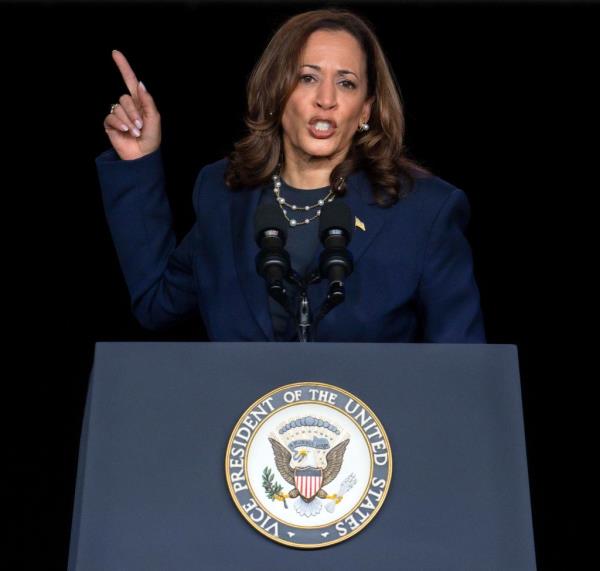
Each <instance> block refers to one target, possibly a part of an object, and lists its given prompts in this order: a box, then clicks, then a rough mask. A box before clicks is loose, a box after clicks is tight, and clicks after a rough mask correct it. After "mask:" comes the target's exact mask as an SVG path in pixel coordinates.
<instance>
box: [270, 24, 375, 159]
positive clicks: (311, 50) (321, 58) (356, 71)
mask: <svg viewBox="0 0 600 571" xmlns="http://www.w3.org/2000/svg"><path fill="white" fill-rule="evenodd" d="M297 71H298V84H297V85H296V88H295V89H294V91H293V93H292V95H291V96H290V98H289V99H288V101H287V103H286V105H285V108H284V110H283V116H282V119H281V124H282V128H283V146H284V153H285V158H286V161H287V160H290V159H291V160H292V161H294V162H302V161H308V160H314V159H315V158H326V159H327V160H329V161H332V163H331V165H330V166H331V167H334V166H335V165H337V164H338V163H340V162H342V160H343V159H344V158H345V156H346V153H347V152H348V149H349V148H350V145H351V142H352V137H353V136H354V134H355V133H356V130H357V128H358V126H359V124H360V123H361V122H362V121H367V120H368V119H369V116H370V112H371V104H372V101H373V98H371V99H370V100H369V101H366V96H367V62H366V57H365V54H364V53H363V51H362V49H361V47H360V44H359V43H358V41H357V40H356V39H355V38H354V36H352V35H351V34H349V33H348V32H346V31H331V30H317V31H316V32H313V33H312V34H311V35H310V36H309V38H308V41H307V42H306V45H305V46H304V49H303V51H302V54H301V56H300V61H299V64H298V70H297ZM327 122H329V123H328V124H327Z"/></svg>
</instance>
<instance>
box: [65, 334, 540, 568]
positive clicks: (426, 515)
mask: <svg viewBox="0 0 600 571" xmlns="http://www.w3.org/2000/svg"><path fill="white" fill-rule="evenodd" d="M297 381H319V382H323V383H328V384H332V385H335V386H337V387H340V388H341V389H344V390H346V391H349V392H350V393H352V394H354V395H356V396H357V397H358V398H359V399H361V400H362V401H364V402H365V403H366V404H367V405H368V406H369V407H370V408H371V410H372V411H373V412H374V413H375V414H376V415H377V417H378V418H379V420H380V421H381V423H382V424H383V426H384V427H385V430H386V432H387V436H388V438H389V443H390V446H391V451H392V456H393V473H392V478H391V483H390V486H389V491H388V494H387V497H386V499H385V502H384V503H383V505H382V507H381V509H380V510H379V512H378V513H377V514H376V516H375V517H374V518H373V520H372V521H371V523H369V524H368V525H367V526H366V527H365V528H364V529H363V530H362V531H361V532H360V533H358V534H357V535H355V536H353V537H351V538H350V539H348V540H346V541H343V542H342V543H338V544H336V545H331V546H328V547H324V548H320V549H310V550H306V549H296V548H293V547H288V546H285V545H281V544H279V543H276V542H274V541H271V540H270V539H268V538H266V537H264V536H263V535H261V534H260V533H258V532H257V531H256V530H255V529H253V528H252V527H251V526H250V525H249V524H248V523H247V522H246V520H245V519H244V518H243V517H242V515H241V514H240V512H239V511H238V509H237V507H236V506H235V505H234V502H233V500H232V498H231V496H230V493H229V489H228V485H227V482H226V479H225V470H224V465H225V453H226V448H227V443H228V440H229V437H230V435H231V431H232V430H233V427H234V426H235V424H236V423H237V422H238V420H239V419H240V417H241V416H242V414H243V413H244V411H245V410H246V409H247V408H248V407H249V406H250V405H251V404H252V403H253V402H254V401H256V400H257V399H258V398H259V397H261V396H262V395H265V394H266V393H268V392H270V391H272V390H273V389H275V388H277V387H279V386H282V385H287V384H290V383H294V382H297ZM365 568H371V569H377V570H387V569H390V570H392V569H393V570H410V571H415V570H425V569H427V570H429V569H431V570H454V569H456V570H461V571H465V570H478V571H479V570H486V571H489V570H502V571H506V570H510V571H517V570H521V569H523V570H525V569H527V570H530V569H535V555H534V547H533V533H532V526H531V511H530V500H529V488H528V479H527V462H526V455H525V440H524V432H523V420H522V407H521V393H520V383H519V373H518V362H517V351H516V347H515V346H514V345H485V344H473V345H468V344H467V345H465V344H397V343H394V344H385V343H377V344H354V343H305V344H299V343H196V342H189V343H181V342H177V343H97V344H96V352H95V358H94V366H93V369H92V374H91V378H90V386H89V391H88V401H87V405H86V414H85V419H84V426H83V432H82V438H81V447H80V458H79V468H78V476H77V490H76V498H75V511H74V517H73V527H72V535H71V549H70V556H69V569H70V570H71V571H95V570H98V571H107V570H110V571H120V570H126V571H137V570H140V571H152V570H157V571H167V570H169V571H170V570H173V571H175V570H176V571H187V570H190V571H191V570H194V571H197V570H199V569H215V570H228V569H231V570H236V571H237V570H240V569H249V570H259V569H260V570H261V571H264V569H285V570H290V571H292V570H302V571H306V570H308V569H319V570H320V569H328V570H329V569H331V570H333V569H348V570H354V569H365Z"/></svg>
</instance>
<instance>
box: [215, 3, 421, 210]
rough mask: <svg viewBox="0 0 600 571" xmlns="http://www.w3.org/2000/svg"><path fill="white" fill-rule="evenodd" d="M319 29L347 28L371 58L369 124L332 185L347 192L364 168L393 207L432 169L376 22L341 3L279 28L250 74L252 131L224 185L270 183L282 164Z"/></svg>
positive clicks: (237, 147) (232, 157)
mask: <svg viewBox="0 0 600 571" xmlns="http://www.w3.org/2000/svg"><path fill="white" fill-rule="evenodd" d="M317 30H332V31H346V32H348V33H350V34H352V36H354V37H355V38H356V39H357V40H358V42H359V44H360V46H361V47H362V50H363V52H364V54H365V55H366V60H367V77H368V87H367V96H366V97H367V98H369V97H371V96H375V98H374V101H373V105H372V108H371V116H370V118H369V126H370V129H369V130H368V131H366V132H362V133H361V132H358V131H357V132H356V133H355V135H354V138H353V141H352V144H351V146H350V149H349V150H348V153H347V154H346V157H345V158H344V160H343V161H342V162H341V163H339V164H338V165H337V166H336V167H335V168H334V169H333V170H332V172H331V175H330V178H329V184H330V186H331V188H332V189H333V190H334V192H336V193H338V194H340V195H343V194H344V193H345V191H346V185H345V181H346V179H347V178H348V176H349V175H350V174H351V173H353V172H355V171H357V170H359V169H364V171H365V173H366V174H367V176H368V178H369V180H370V182H371V185H372V188H373V194H374V199H375V201H376V202H377V204H379V205H380V206H383V207H386V206H391V205H392V204H394V203H396V202H397V201H398V200H399V198H401V197H403V196H406V195H407V194H408V193H409V192H410V190H411V189H412V186H413V182H414V179H415V178H416V177H418V176H427V175H431V174H432V173H431V172H430V171H429V170H428V169H426V168H425V167H423V166H421V165H419V164H418V163H417V162H416V161H414V160H412V159H410V158H409V157H408V156H407V149H406V147H405V145H404V130H405V121H404V110H403V106H402V101H401V95H400V90H399V87H398V84H397V82H396V78H395V76H394V73H393V71H392V69H391V67H390V65H389V64H388V61H387V58H386V56H385V54H384V53H383V50H382V48H381V46H380V44H379V41H378V39H377V37H376V35H375V33H374V31H373V26H372V24H371V23H370V22H368V21H367V20H366V19H364V18H363V17H359V16H357V15H356V14H355V13H353V12H351V11H349V10H346V9H342V8H328V9H320V10H313V11H310V12H304V13H301V14H297V15H296V16H293V17H292V18H290V19H289V20H287V21H286V22H285V23H284V24H283V25H282V26H281V27H280V28H279V29H278V30H277V31H276V32H275V35H274V36H273V37H272V38H271V41H270V42H269V44H268V45H267V47H266V49H265V51H264V52H263V54H262V56H261V58H260V60H259V61H258V62H257V64H256V65H255V67H254V69H253V71H252V73H251V75H250V78H249V80H248V85H247V98H248V109H247V112H246V115H245V116H244V122H245V124H246V126H247V127H248V130H249V133H248V135H246V136H245V137H244V138H242V139H241V140H240V141H238V142H236V143H235V144H234V150H233V151H232V152H231V153H230V154H229V156H228V158H229V161H228V165H227V169H226V172H225V183H226V185H227V186H228V187H229V188H231V189H239V188H242V187H246V186H250V187H254V186H258V185H262V184H265V183H267V182H270V180H271V175H272V174H273V172H274V171H275V169H276V168H277V166H278V163H283V158H284V157H283V139H282V135H281V123H280V118H281V115H282V113H283V109H284V108H285V105H286V102H287V100H288V98H289V97H290V95H291V94H292V92H293V91H294V89H295V88H296V86H297V84H298V80H299V77H298V62H299V58H300V54H301V52H302V49H303V47H304V45H305V44H306V42H307V40H308V38H309V36H310V35H311V34H312V33H313V32H315V31H317Z"/></svg>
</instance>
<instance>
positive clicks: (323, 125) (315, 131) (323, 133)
mask: <svg viewBox="0 0 600 571" xmlns="http://www.w3.org/2000/svg"><path fill="white" fill-rule="evenodd" d="M335 129H336V128H335V127H334V126H333V124H331V123H329V122H328V121H316V122H315V123H313V124H312V125H309V126H308V130H309V131H310V134H311V135H312V136H313V137H315V138H316V139H327V138H329V137H331V135H333V133H334V132H335Z"/></svg>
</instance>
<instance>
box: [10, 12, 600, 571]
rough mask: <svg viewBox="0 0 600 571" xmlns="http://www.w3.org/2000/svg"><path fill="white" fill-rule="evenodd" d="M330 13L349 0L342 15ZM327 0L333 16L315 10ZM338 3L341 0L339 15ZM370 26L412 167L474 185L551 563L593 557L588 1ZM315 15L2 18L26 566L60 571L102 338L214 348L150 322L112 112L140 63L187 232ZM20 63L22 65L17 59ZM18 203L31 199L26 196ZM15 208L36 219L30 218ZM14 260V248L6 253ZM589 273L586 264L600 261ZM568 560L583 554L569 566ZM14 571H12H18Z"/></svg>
mask: <svg viewBox="0 0 600 571" xmlns="http://www.w3.org/2000/svg"><path fill="white" fill-rule="evenodd" d="M330 4H335V3H330ZM320 5H322V4H320ZM342 5H344V4H342ZM345 5H346V6H348V7H350V8H352V9H355V10H356V11H358V12H360V13H361V14H363V15H364V16H366V17H367V18H368V19H370V21H371V22H372V23H373V24H374V26H375V29H376V32H377V33H378V35H379V37H380V39H381V42H382V45H383V47H384V49H385V51H386V54H387V56H388V58H389V59H390V61H391V63H392V65H393V68H394V70H395V73H396V76H397V78H398V81H399V83H400V88H401V91H402V96H403V99H404V103H405V110H406V118H407V144H408V146H409V149H410V151H411V152H412V155H413V156H414V157H416V158H417V159H418V160H420V161H421V162H422V163H424V164H425V165H426V166H428V167H429V168H431V169H432V170H433V171H434V172H435V173H436V174H437V175H438V176H440V177H442V178H444V179H446V180H447V181H449V182H451V183H452V184H454V185H456V186H458V187H459V188H461V189H463V190H464V191H465V192H466V193H467V195H468V197H469V200H470V202H471V206H472V220H471V224H470V228H469V236H468V237H469V240H470V242H471V244H472V248H473V255H474V261H475V271H476V278H477V281H478V284H479V287H480V291H481V300H482V306H483V313H484V317H485V325H486V331H487V335H488V341H489V342H490V343H511V344H516V345H517V346H518V349H519V359H520V367H521V375H522V387H523V400H524V412H525V425H526V437H527V450H528V459H529V470H530V483H531V495H532V507H533V519H534V528H535V540H536V548H537V557H538V564H539V568H540V569H550V568H554V567H555V565H556V564H557V562H558V561H560V560H562V559H564V558H569V559H570V558H571V557H573V556H574V554H575V553H576V552H577V551H576V550H575V551H573V550H572V548H571V540H572V539H573V538H575V536H576V535H577V534H578V533H579V530H578V517H579V516H578V505H579V503H580V502H582V501H585V498H584V497H582V495H580V494H578V490H579V489H580V487H579V483H578V482H579V478H580V474H581V472H582V471H583V468H582V466H581V464H580V461H579V457H580V456H579V452H578V449H577V444H576V443H577V441H578V439H579V435H580V425H579V422H580V416H581V413H580V412H579V408H578V407H579V404H580V402H579V399H580V395H581V393H582V390H583V388H584V384H585V383H584V377H583V376H580V375H579V373H578V371H577V368H576V365H577V362H578V359H577V358H576V352H575V347H574V346H575V344H576V343H578V341H579V335H578V334H579V333H580V329H579V326H578V325H577V324H576V322H575V317H576V316H577V315H580V314H585V308H586V304H585V302H584V301H583V291H582V290H581V289H580V286H582V285H583V282H584V281H585V279H584V278H585V275H584V274H582V266H581V265H580V264H579V259H578V257H577V256H576V253H575V252H576V248H575V247H574V244H575V243H576V242H577V236H578V232H579V230H580V224H579V222H578V220H579V217H580V215H581V214H582V211H585V210H586V208H585V199H584V200H581V198H580V197H585V195H584V193H583V191H585V190H587V188H590V190H592V189H591V187H590V186H589V183H588V182H587V181H586V180H585V179H584V178H582V175H581V171H582V168H583V167H584V166H585V160H584V159H583V156H584V155H583V149H584V147H585V135H586V132H587V108H586V106H585V103H584V99H583V97H584V87H583V85H584V83H585V81H586V79H587V78H588V77H590V75H591V74H592V71H591V70H592V69H593V66H594V65H595V64H597V61H596V59H595V56H594V53H596V54H597V46H596V44H595V40H593V34H594V33H595V32H596V23H597V21H598V15H599V11H598V10H597V6H593V5H591V4H579V5H566V4H565V5H563V4H537V3H533V4H516V3H513V4H509V5H495V4H491V3H485V4H478V3H473V4H462V5H461V4H451V3H448V2H444V3H442V4H438V5H436V4H434V3H420V4H406V3H402V4H394V3H386V4H368V5H367V4H359V3H352V4H345ZM315 6H316V5H315V4H298V3H289V2H288V3H283V4H282V3H280V4H264V3H261V4H254V5H253V4H249V3H246V4H237V5H235V4H208V5H203V4H188V5H186V4H179V5H177V4H169V5H162V4H143V3H140V2H137V3H135V4H123V3H114V4H102V5H100V4H97V5H94V4H85V5H66V4H55V5H52V4H44V5H32V4H28V5H16V4H15V5H7V4H4V5H2V6H1V8H0V10H1V11H0V19H1V20H2V22H3V28H4V30H5V32H4V36H3V38H2V42H3V44H4V43H5V46H4V48H3V54H4V58H3V59H4V61H5V70H6V69H7V70H8V74H13V73H14V75H9V77H10V82H7V84H6V87H7V89H6V93H5V94H9V95H10V97H9V98H8V99H9V103H10V104H8V105H5V106H4V108H3V123H4V127H5V131H4V133H5V139H6V138H7V139H8V140H9V143H10V145H9V148H10V152H9V153H5V154H4V157H5V165H4V166H5V170H6V172H12V173H13V174H16V176H15V177H14V178H12V179H10V180H12V181H13V184H12V185H11V186H10V187H6V188H5V198H6V200H7V203H8V205H9V209H8V210H6V211H5V212H6V214H5V217H4V218H5V219H6V222H9V223H10V222H12V223H14V225H13V226H11V228H13V230H11V238H12V241H13V242H15V243H16V245H17V248H16V249H14V251H16V253H17V255H16V258H17V259H16V260H15V265H14V266H12V265H11V269H12V268H15V269H14V270H13V271H11V272H10V273H9V275H10V276H12V277H13V279H9V280H6V281H8V282H10V283H9V286H12V288H13V289H14V291H15V293H16V294H19V295H20V296H22V301H19V302H13V301H12V300H13V299H17V298H16V297H15V298H7V300H6V301H7V306H8V309H9V310H11V309H12V310H16V311H17V318H18V326H15V329H14V330H13V331H14V332H15V338H16V340H17V345H19V346H20V347H22V348H23V347H24V348H25V349H26V354H25V356H24V357H23V358H22V359H21V361H20V363H19V364H20V366H19V368H18V371H19V373H18V374H17V375H16V377H15V378H14V379H15V380H14V383H12V384H15V385H19V386H21V387H24V388H25V389H26V390H27V394H26V395H25V398H24V399H23V400H21V401H20V403H21V404H20V405H19V406H16V407H15V412H14V414H15V417H16V421H15V422H14V423H13V430H14V433H15V434H16V435H17V436H23V437H24V438H23V442H24V444H23V446H21V447H20V448H21V451H22V452H24V454H22V455H21V456H22V457H21V458H20V459H19V461H18V463H16V464H13V465H16V466H17V469H18V475H19V476H20V477H21V479H22V482H23V483H25V482H26V483H27V484H26V486H23V487H22V488H18V489H20V490H21V489H22V491H21V492H19V498H18V499H19V502H20V506H21V510H20V514H19V515H20V518H21V519H20V520H19V521H20V522H21V523H23V524H24V525H25V526H27V529H30V530H31V531H30V533H29V534H28V536H27V542H26V544H25V545H26V547H25V549H24V550H23V551H21V552H20V560H21V563H22V564H23V568H29V569H31V568H36V567H34V566H33V565H32V562H33V561H34V560H35V559H39V560H40V561H43V562H44V565H43V566H42V568H44V569H61V568H64V567H65V565H66V557H67V549H68V542H69V534H70V521H71V509H72V501H73V492H74V484H75V473H76V463H77V453H78V445H79V431H80V425H81V420H82V415H83V406H84V399H85V394H86V388H87V378H88V374H89V370H90V366H91V362H92V361H91V360H92V355H93V349H94V343H95V342H96V341H106V340H122V341H129V340H198V341H202V340H205V335H204V329H203V326H202V324H201V323H200V321H191V322H187V323H184V324H181V325H179V326H177V327H175V328H174V329H172V330H170V331H168V332H164V333H160V334H156V333H150V332H147V331H144V330H143V329H142V328H141V327H140V326H139V325H138V324H137V322H136V321H135V320H134V318H133V317H132V316H131V314H130V310H129V297H128V293H127V289H126V286H125V282H124V280H123V276H122V274H121V271H120V268H119V265H118V261H117V257H116V253H115V250H114V248H113V245H112V242H111V238H110V235H109V232H108V228H107V225H106V221H105V218H104V212H103V209H102V203H101V197H100V191H99V187H98V182H97V177H96V170H95V164H94V158H95V157H96V156H97V155H98V154H99V153H100V152H102V151H103V150H105V149H107V148H108V147H109V141H108V138H107V137H106V135H105V133H104V130H103V127H102V121H103V118H104V115H105V114H106V113H107V112H108V110H109V107H110V104H111V103H112V102H115V101H117V99H118V97H119V96H120V95H121V94H122V93H124V92H125V89H124V86H123V85H122V82H121V78H120V75H119V73H118V70H117V68H116V66H115V64H114V63H113V61H112V58H111V50H112V49H113V48H118V49H120V50H121V51H123V52H124V53H125V55H126V56H127V57H128V59H129V61H130V63H131V64H132V66H133V68H134V70H135V71H136V73H137V75H138V78H139V79H142V80H143V81H144V83H145V84H146V86H147V88H148V90H149V91H150V93H151V94H152V95H153V96H154V98H155V101H156V103H157V105H158V108H159V110H160V112H161V116H162V119H163V144H162V148H163V153H164V157H165V168H166V173H167V184H168V188H167V192H168V196H169V199H170V202H171V206H172V211H173V217H174V228H175V231H176V233H177V236H178V238H181V237H182V236H183V235H184V234H185V233H186V232H187V230H188V228H189V227H190V225H191V224H192V221H193V211H192V204H191V191H192V186H193V183H194V180H195V177H196V175H197V172H198V170H199V169H200V168H201V167H202V166H203V165H204V164H206V163H208V162H213V161H216V160H218V159H219V158H221V157H223V156H224V155H225V154H226V153H228V152H229V151H230V150H231V145H232V143H233V141H234V140H236V139H237V138H238V137H240V136H241V135H242V133H243V129H244V125H243V121H242V115H243V111H244V97H245V84H246V81H247V78H248V76H249V73H250V71H251V69H252V66H253V64H254V63H255V61H256V60H257V58H258V57H259V55H260V53H261V52H262V50H263V49H264V47H265V46H266V43H267V41H268V39H269V37H270V35H271V34H272V32H273V31H274V30H275V29H276V27H277V26H278V25H279V24H280V23H281V22H283V20H284V19H285V18H287V17H288V16H290V15H292V14H294V13H297V12H298V11H301V10H305V9H310V8H313V7H315ZM13 66H14V67H13ZM14 198H16V199H18V200H19V199H20V202H19V206H18V209H10V208H11V200H12V199H14ZM12 213H21V214H20V215H17V214H12ZM11 251H13V249H12V248H11ZM588 262H590V261H589V260H588ZM564 560H567V559H564ZM14 568H17V567H14Z"/></svg>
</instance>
